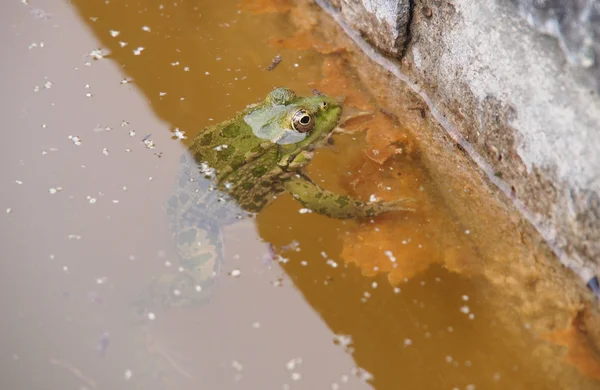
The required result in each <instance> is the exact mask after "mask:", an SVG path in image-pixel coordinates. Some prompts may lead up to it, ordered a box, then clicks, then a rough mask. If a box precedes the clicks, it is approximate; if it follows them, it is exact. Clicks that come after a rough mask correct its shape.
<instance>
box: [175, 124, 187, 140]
mask: <svg viewBox="0 0 600 390" xmlns="http://www.w3.org/2000/svg"><path fill="white" fill-rule="evenodd" d="M184 134H185V131H181V130H179V128H177V127H176V128H175V130H174V131H173V137H174V138H175V139H178V140H182V139H187V137H186V136H185V135H184Z"/></svg>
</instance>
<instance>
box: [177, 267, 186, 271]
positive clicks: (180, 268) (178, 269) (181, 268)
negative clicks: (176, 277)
mask: <svg viewBox="0 0 600 390" xmlns="http://www.w3.org/2000/svg"><path fill="white" fill-rule="evenodd" d="M177 271H179V272H183V271H185V270H184V269H183V267H179V268H177Z"/></svg>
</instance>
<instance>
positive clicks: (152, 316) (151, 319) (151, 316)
mask: <svg viewBox="0 0 600 390" xmlns="http://www.w3.org/2000/svg"><path fill="white" fill-rule="evenodd" d="M148 319H149V320H150V321H154V320H155V319H156V314H154V313H152V312H150V313H148Z"/></svg>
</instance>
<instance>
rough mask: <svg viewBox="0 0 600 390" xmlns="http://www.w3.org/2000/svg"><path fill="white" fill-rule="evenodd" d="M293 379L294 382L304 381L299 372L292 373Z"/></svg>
mask: <svg viewBox="0 0 600 390" xmlns="http://www.w3.org/2000/svg"><path fill="white" fill-rule="evenodd" d="M291 377H292V380H293V381H299V380H300V379H302V374H300V373H299V372H292V375H291Z"/></svg>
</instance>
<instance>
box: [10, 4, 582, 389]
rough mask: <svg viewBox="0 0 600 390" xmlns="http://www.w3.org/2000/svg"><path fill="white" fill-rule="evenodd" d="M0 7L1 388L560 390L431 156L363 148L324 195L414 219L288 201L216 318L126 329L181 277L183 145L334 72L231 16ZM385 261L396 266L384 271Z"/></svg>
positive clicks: (241, 261) (211, 314) (147, 7)
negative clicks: (388, 204) (361, 200)
mask: <svg viewBox="0 0 600 390" xmlns="http://www.w3.org/2000/svg"><path fill="white" fill-rule="evenodd" d="M1 7H2V14H3V20H4V23H3V24H2V25H1V27H0V29H1V32H2V37H3V38H2V39H3V41H2V45H3V49H4V50H3V52H4V57H3V63H2V70H3V72H2V76H1V78H2V84H3V86H4V88H3V89H4V93H3V94H2V97H1V99H2V103H1V105H0V107H1V110H2V114H3V125H4V132H3V140H4V145H5V147H4V148H3V153H2V166H3V170H2V180H1V181H0V205H1V206H2V210H3V212H2V218H0V229H1V233H2V252H1V254H2V262H1V263H0V266H1V267H2V269H1V275H2V276H1V278H2V279H1V282H2V283H1V286H2V294H1V298H0V305H1V307H2V314H3V315H2V317H1V318H0V324H1V326H2V330H3V332H2V336H0V342H1V344H0V345H1V346H2V348H1V350H2V356H1V358H0V359H1V364H0V381H1V383H2V386H1V388H3V389H71V388H72V389H84V388H85V389H96V388H97V389H127V388H137V386H139V385H140V384H142V383H148V382H154V384H158V381H157V380H154V379H149V378H150V376H149V375H148V372H144V371H143V370H144V367H146V366H147V367H155V368H156V370H160V371H161V372H163V374H164V382H165V383H167V385H168V386H169V387H168V388H174V389H188V388H189V389H191V388H195V389H199V388H200V389H229V388H244V389H286V388H290V389H317V388H323V389H364V388H376V389H398V388H402V389H455V388H456V389H475V388H477V389H550V388H554V387H553V382H552V378H556V377H557V376H558V377H560V376H561V375H562V373H548V372H546V371H545V370H544V362H543V361H540V360H539V359H538V358H536V356H535V353H534V351H532V350H531V346H532V345H533V344H531V341H530V339H529V338H528V337H529V336H528V335H527V333H526V332H525V331H523V334H522V335H519V334H515V332H514V331H513V332H509V331H508V330H507V329H505V328H504V327H503V325H502V323H500V322H498V321H497V320H496V318H495V313H494V304H493V302H489V301H485V300H484V299H482V298H481V295H482V291H483V290H484V289H485V283H484V282H483V281H481V280H479V279H478V278H475V277H473V278H470V277H467V276H465V275H468V272H467V271H468V270H469V269H471V268H477V267H480V266H481V265H480V264H478V261H477V255H476V251H475V250H473V249H472V247H471V246H470V244H469V239H468V237H467V236H468V235H469V231H468V230H467V229H465V228H464V227H461V226H458V225H457V224H456V223H455V222H453V220H452V218H450V217H449V216H448V215H447V214H446V212H445V209H444V207H443V205H442V204H441V202H440V201H439V200H438V198H439V197H438V196H437V195H436V193H435V183H432V182H431V181H430V180H428V178H427V173H426V172H425V171H424V170H423V169H422V168H421V166H420V164H419V157H418V156H419V153H418V150H417V151H413V152H412V153H405V154H400V155H399V156H396V157H394V158H392V159H391V160H389V161H387V162H386V163H385V164H383V165H380V164H378V163H376V162H374V161H373V160H372V159H369V158H368V157H365V156H366V155H365V154H364V153H363V149H365V145H366V144H367V142H368V141H365V137H364V135H363V134H362V133H352V134H348V135H343V136H339V137H337V138H336V143H335V145H334V146H332V147H329V148H327V149H325V150H322V151H320V152H319V153H318V154H317V156H316V158H315V160H314V162H313V163H312V165H311V167H310V169H309V173H310V174H311V176H312V177H313V178H314V179H315V180H316V181H317V182H319V183H321V184H322V185H323V186H325V187H327V188H330V189H334V190H338V191H342V192H353V193H354V194H357V195H360V196H366V197H368V196H369V193H370V192H371V191H375V190H376V189H379V190H380V189H381V188H380V187H381V186H380V185H379V183H384V185H385V186H389V187H390V189H389V191H390V193H394V194H406V195H409V196H413V197H415V198H416V199H417V200H418V201H419V202H418V203H417V204H418V205H420V207H421V208H420V209H419V208H418V207H419V206H417V212H415V213H406V214H401V215H397V216H396V217H394V219H390V218H387V219H380V220H378V221H376V222H375V223H373V224H369V223H365V224H363V225H361V226H359V225H358V224H357V223H356V222H351V221H347V222H341V221H335V220H331V219H328V218H326V217H323V216H320V215H317V214H314V213H313V214H302V213H299V209H300V208H301V206H300V205H299V204H297V203H295V202H294V201H293V200H292V199H291V197H289V196H283V197H281V198H280V199H278V200H277V201H276V202H275V203H274V204H273V205H272V206H271V207H269V208H268V209H266V210H264V211H263V212H262V213H261V214H260V215H259V216H258V218H257V220H256V221H247V222H244V223H241V224H239V225H235V226H233V227H230V228H228V229H227V231H226V234H225V247H226V248H227V258H226V259H225V264H224V272H223V274H222V275H220V277H219V283H218V286H217V288H216V289H215V291H214V294H213V296H212V298H211V299H210V302H209V303H208V304H206V305H204V306H201V307H195V308H186V309H180V310H175V309H170V310H168V309H165V310H160V311H157V312H156V319H155V320H153V321H151V320H147V321H146V323H145V324H138V323H134V322H132V319H131V317H130V315H129V314H130V306H129V302H130V301H131V299H133V298H134V297H135V294H136V293H137V292H139V291H140V290H141V289H142V288H143V287H144V286H145V285H146V283H147V281H148V280H149V279H150V278H151V277H154V276H157V275H160V274H161V273H162V272H164V271H165V267H166V263H167V262H169V261H173V262H175V260H174V259H175V252H174V248H173V246H172V243H171V240H170V232H169V230H168V228H167V221H166V216H165V213H164V204H165V201H166V199H167V198H168V196H169V194H170V193H171V191H172V188H173V181H174V179H175V177H176V175H177V163H178V159H179V156H180V154H181V153H182V152H183V151H184V149H185V144H186V143H188V142H190V140H191V139H192V138H193V136H194V135H195V134H197V133H198V132H200V131H201V130H202V129H203V128H204V127H206V126H209V125H211V124H215V123H218V122H219V121H222V120H225V119H227V118H229V117H231V116H232V115H233V114H234V113H235V112H236V111H238V110H239V109H241V108H243V107H244V106H245V105H246V104H249V103H252V102H257V101H260V100H261V99H262V98H263V97H264V96H265V95H266V94H267V93H268V92H269V91H270V90H271V89H272V88H273V87H275V86H280V85H284V86H287V87H289V88H292V89H295V90H296V91H297V92H298V93H299V94H310V93H311V90H312V88H314V86H315V85H317V84H318V83H319V82H320V80H321V79H322V77H323V75H322V65H323V63H324V61H325V63H326V62H327V61H328V58H325V56H323V55H321V54H318V53H317V52H315V51H312V50H293V49H282V48H279V49H278V48H274V47H273V46H272V45H270V44H269V41H270V39H271V38H279V37H283V36H289V35H292V34H294V33H295V30H294V28H293V27H292V26H291V25H290V23H288V21H287V19H286V18H285V17H283V16H282V15H281V14H277V13H272V14H260V15H256V14H252V13H250V12H246V11H240V10H239V9H238V4H237V2H236V1H232V0H223V1H219V2H212V1H211V2H208V1H204V2H203V1H199V0H196V1H177V2H162V3H161V2H158V1H147V2H142V1H137V2H133V1H132V2H127V1H116V0H107V1H100V0H94V1H91V0H73V1H71V2H70V3H67V2H57V1H53V0H45V1H43V0H39V1H31V2H30V3H29V4H23V3H21V2H18V1H11V2H5V3H3V4H2V6H1ZM296 16H298V14H296ZM97 49H101V50H102V55H103V57H102V58H98V57H99V56H97V55H96V58H94V54H93V51H94V50H97ZM276 54H281V56H282V57H283V59H284V60H283V62H282V63H281V64H279V66H278V67H277V68H276V69H275V70H274V71H271V72H267V71H265V68H266V67H267V66H268V65H269V64H270V63H271V59H272V58H273V57H274V56H275V55H276ZM176 128H178V129H180V130H182V131H184V132H185V135H186V136H187V137H188V138H187V139H186V140H184V142H181V141H179V140H177V139H174V137H173V131H174V129H176ZM149 134H151V139H152V140H153V142H154V144H155V148H154V149H149V148H147V147H146V146H145V145H144V143H143V142H142V140H143V139H144V137H146V136H147V135H149ZM74 137H78V138H74ZM409 141H410V140H409ZM409 141H407V142H409ZM409 143H410V142H409ZM405 146H406V144H405ZM349 172H350V173H349ZM390 172H394V173H393V174H392V173H390ZM396 172H399V173H396ZM400 173H402V174H400ZM361 175H362V176H361ZM353 180H354V181H356V180H359V181H360V183H361V184H360V185H358V186H357V185H354V186H353V185H352V183H353ZM354 183H355V182H354ZM378 186H379V187H378ZM392 187H393V188H392ZM361 240H362V241H364V242H363V246H356V245H358V244H357V243H359V242H361ZM377 240H379V241H377ZM390 240H391V241H390ZM405 241H406V243H407V244H406V245H404V244H403V242H405ZM265 242H270V243H272V244H273V245H274V246H275V247H276V248H280V249H281V248H282V247H283V248H284V249H281V250H280V255H281V256H282V260H281V261H279V262H277V261H275V262H268V261H265V254H267V249H266V244H265ZM292 242H297V244H298V245H299V248H300V250H299V251H290V250H287V251H286V250H285V246H286V245H289V244H290V243H292ZM390 242H391V244H390ZM374 243H378V244H377V245H379V247H378V248H379V249H373V248H374V247H369V246H368V244H369V245H370V244H373V245H375V244H374ZM388 244H389V245H393V249H394V255H395V256H396V257H398V259H399V263H401V265H400V267H398V268H397V269H396V268H394V269H391V268H390V269H387V270H385V269H383V268H384V266H381V267H380V271H385V272H381V273H378V272H374V271H373V267H374V266H378V267H379V266H380V264H379V263H378V261H379V260H377V259H378V258H379V257H381V256H382V254H381V253H383V252H384V251H385V250H386V249H389V248H388V247H386V245H388ZM377 245H375V246H377ZM328 260H330V261H328ZM233 269H239V270H240V271H241V275H240V276H239V277H237V278H234V277H232V276H229V275H228V272H230V271H231V270H233ZM448 269H450V270H453V271H458V270H460V271H461V272H451V271H449V270H448ZM363 274H365V275H371V276H368V277H367V276H363ZM388 276H389V280H391V281H393V282H395V283H396V282H399V283H396V284H395V285H394V287H395V289H394V287H392V285H391V284H390V283H389V281H388ZM469 314H470V315H469ZM515 322H516V323H519V322H520V321H519V319H518V318H516V319H515ZM517 327H522V326H521V325H520V324H519V325H518V326H517ZM523 328H524V327H523ZM145 332H148V334H149V335H151V338H152V340H149V341H147V342H144V343H141V342H140V341H139V339H140V335H143V337H145V336H146V335H147V334H146V333H145ZM107 341H108V345H106V342H107ZM102 343H104V346H103V347H101V348H99V346H100V345H101V344H102ZM99 349H102V350H103V353H101V352H100V351H99ZM564 370H565V373H568V374H569V375H571V374H572V373H573V370H574V369H573V368H572V367H569V366H565V368H564ZM157 388H159V387H157Z"/></svg>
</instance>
